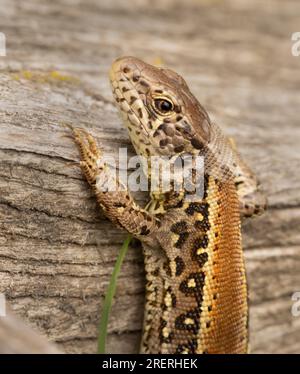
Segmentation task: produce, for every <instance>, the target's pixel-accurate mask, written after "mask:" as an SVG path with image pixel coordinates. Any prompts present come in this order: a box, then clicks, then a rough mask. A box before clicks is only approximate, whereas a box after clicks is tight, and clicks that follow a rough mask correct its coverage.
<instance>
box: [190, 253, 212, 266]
mask: <svg viewBox="0 0 300 374" xmlns="http://www.w3.org/2000/svg"><path fill="white" fill-rule="evenodd" d="M192 259H193V260H196V261H197V262H198V264H199V266H200V267H203V266H204V265H205V263H206V262H207V260H208V253H207V252H203V253H200V254H197V250H194V251H193V252H192Z"/></svg>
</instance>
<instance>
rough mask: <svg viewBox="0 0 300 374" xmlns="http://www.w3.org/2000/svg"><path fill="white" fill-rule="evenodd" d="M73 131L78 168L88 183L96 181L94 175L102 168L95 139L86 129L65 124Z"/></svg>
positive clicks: (91, 183)
mask: <svg viewBox="0 0 300 374" xmlns="http://www.w3.org/2000/svg"><path fill="white" fill-rule="evenodd" d="M67 127H69V128H70V129H71V131H72V133H73V139H74V141H75V143H76V144H77V145H78V148H79V151H80V156H81V161H80V168H81V170H82V172H83V174H84V175H85V177H86V179H87V181H88V182H89V184H90V185H94V184H95V183H96V177H97V175H98V174H99V171H100V170H103V168H104V165H103V163H102V158H101V151H100V150H99V148H98V146H97V143H96V141H95V139H94V138H93V137H92V135H90V134H89V133H88V132H87V131H86V130H84V129H79V128H74V127H72V126H71V125H67Z"/></svg>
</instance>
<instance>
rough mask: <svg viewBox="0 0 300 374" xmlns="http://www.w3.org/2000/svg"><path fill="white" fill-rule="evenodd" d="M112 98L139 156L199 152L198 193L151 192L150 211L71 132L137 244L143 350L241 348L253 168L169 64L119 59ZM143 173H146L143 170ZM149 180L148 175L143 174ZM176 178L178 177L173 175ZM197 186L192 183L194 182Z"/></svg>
mask: <svg viewBox="0 0 300 374" xmlns="http://www.w3.org/2000/svg"><path fill="white" fill-rule="evenodd" d="M109 76H110V82H111V87H112V92H113V96H114V98H115V102H116V105H117V107H118V109H119V111H120V114H121V116H122V118H123V121H124V124H125V126H126V127H127V129H128V133H129V136H130V139H131V142H132V144H133V146H134V148H135V150H136V152H137V154H138V155H140V156H143V157H145V159H146V160H149V159H150V158H151V157H152V156H168V157H174V156H175V157H177V156H181V155H184V154H188V155H193V156H197V155H198V156H201V157H203V159H204V174H203V181H204V182H203V195H202V196H201V198H199V199H198V200H197V199H193V200H188V199H186V196H187V193H186V191H185V190H184V189H182V190H180V191H179V192H178V191H174V190H172V186H174V183H173V184H172V183H171V187H170V190H169V191H163V192H162V191H161V190H159V191H157V190H156V191H152V192H151V193H150V202H149V204H148V205H147V207H146V208H143V207H141V206H139V205H138V204H137V203H136V202H135V200H134V198H133V197H132V195H131V193H130V191H128V189H127V188H126V186H123V185H122V184H121V182H119V181H117V186H118V187H120V186H121V187H122V188H116V190H114V191H108V190H105V188H103V186H104V185H105V184H107V183H108V182H116V180H115V176H113V175H112V174H111V173H110V170H109V168H108V166H107V164H106V163H105V162H104V161H103V155H102V152H101V150H100V148H99V147H98V145H97V143H96V141H95V139H94V137H93V136H92V135H91V134H90V133H88V132H87V131H85V130H84V129H80V128H72V129H73V138H74V141H75V142H76V143H77V145H78V147H79V150H80V155H81V161H80V167H81V169H82V172H83V174H84V176H85V178H86V179H87V181H88V183H89V184H90V185H91V187H92V188H93V190H94V193H95V195H96V198H97V201H98V203H99V205H100V207H101V208H102V209H103V211H104V213H105V215H106V216H107V217H108V219H110V220H111V221H112V222H113V223H114V224H116V225H117V226H119V227H121V228H123V229H124V230H126V231H127V232H128V233H130V234H131V235H132V236H133V237H134V238H137V239H138V240H140V241H141V243H142V246H143V252H144V261H145V269H146V301H145V312H144V327H143V336H142V342H141V349H140V352H141V353H161V354H164V353H167V354H200V353H201V354H207V353H208V354H210V353H247V350H248V340H249V337H248V335H249V334H248V292H247V281H246V272H245V265H244V258H243V252H242V245H241V217H248V216H252V215H257V214H261V213H262V212H263V211H264V210H265V209H266V199H265V197H264V195H263V194H262V193H261V192H260V190H259V183H258V180H257V178H256V177H255V176H254V174H253V172H252V171H251V170H250V168H249V167H248V166H247V165H246V164H245V162H244V161H243V160H242V158H241V157H240V156H239V153H238V151H237V149H236V147H235V146H234V144H233V143H232V142H231V141H230V139H229V138H228V137H227V136H226V135H224V133H223V132H222V130H221V129H220V127H219V126H218V125H217V124H216V123H214V122H212V121H211V119H210V117H209V115H208V113H207V112H206V110H205V109H204V108H203V106H202V105H201V104H200V103H199V102H198V100H197V99H196V98H195V96H194V95H193V94H192V93H191V91H190V89H189V87H188V85H187V83H186V82H185V80H184V79H183V78H182V77H181V76H180V75H179V74H177V73H176V72H174V71H173V70H170V69H167V68H160V67H155V66H152V65H150V64H147V63H146V62H143V61H142V60H140V59H137V58H135V57H130V56H129V57H126V56H125V57H120V58H118V59H117V60H115V61H114V62H113V64H112V67H111V70H110V74H109ZM146 172H148V173H149V170H148V171H146ZM148 177H149V175H148ZM173 182H174V181H173ZM195 183H196V182H195Z"/></svg>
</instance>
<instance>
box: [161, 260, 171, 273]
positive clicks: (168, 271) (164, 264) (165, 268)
mask: <svg viewBox="0 0 300 374" xmlns="http://www.w3.org/2000/svg"><path fill="white" fill-rule="evenodd" d="M163 269H164V271H165V272H166V275H167V276H168V277H171V276H172V271H171V268H170V260H167V261H165V262H164V263H163Z"/></svg>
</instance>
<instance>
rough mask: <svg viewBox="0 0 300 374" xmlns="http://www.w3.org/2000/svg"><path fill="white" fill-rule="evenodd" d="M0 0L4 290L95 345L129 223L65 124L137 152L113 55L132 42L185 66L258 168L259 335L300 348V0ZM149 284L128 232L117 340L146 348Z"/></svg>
mask: <svg viewBox="0 0 300 374" xmlns="http://www.w3.org/2000/svg"><path fill="white" fill-rule="evenodd" d="M0 2H1V3H2V2H4V3H5V4H6V6H1V7H0V17H1V26H0V31H1V32H4V33H5V35H6V39H7V56H6V57H0V85H1V90H0V291H1V292H3V293H5V295H6V298H7V300H8V302H9V303H10V304H11V306H12V308H13V310H14V311H15V313H17V314H18V315H19V316H20V317H21V318H23V319H24V320H25V321H26V323H28V324H29V325H31V326H32V327H33V328H34V329H35V330H38V331H40V333H41V334H42V335H44V336H46V337H47V338H48V339H49V340H50V341H52V342H56V343H57V345H58V347H59V348H60V349H61V350H63V351H65V352H71V353H75V352H76V353H82V352H89V353H92V352H95V351H96V345H97V343H96V339H97V326H98V322H99V316H100V309H101V305H102V301H103V297H104V293H105V289H106V286H107V284H108V281H109V277H110V274H111V271H112V268H113V266H114V261H115V259H116V256H117V253H118V250H119V249H120V246H121V243H122V240H123V239H124V237H125V235H124V233H123V232H122V231H120V230H118V229H116V228H115V227H114V226H113V225H112V224H111V223H110V222H108V221H107V220H106V219H105V218H104V216H103V214H102V212H101V211H99V209H98V208H97V207H96V203H95V200H94V198H93V196H92V194H91V192H90V190H89V188H88V186H87V184H86V183H85V181H84V180H83V178H82V176H81V173H80V171H79V170H78V168H77V167H74V166H72V165H70V163H71V162H74V161H76V160H78V152H77V150H76V148H75V146H74V144H73V142H72V141H71V140H70V139H69V138H68V137H66V135H68V129H67V128H66V127H65V126H64V125H63V124H64V123H71V124H73V125H74V126H78V127H84V128H86V129H88V130H89V131H91V132H92V133H93V134H94V135H95V137H96V138H97V139H98V140H99V142H100V143H101V144H102V147H103V149H104V151H105V152H108V153H112V154H114V153H116V152H117V150H118V148H119V147H120V146H128V147H129V149H130V152H133V149H132V147H131V145H130V144H129V140H128V137H127V134H126V132H125V130H124V129H123V128H122V126H121V121H120V119H119V117H118V115H117V111H116V109H115V107H114V105H113V101H112V95H111V92H110V87H109V83H108V78H107V71H108V69H109V66H110V64H111V62H112V61H113V60H114V59H115V58H116V57H117V56H119V55H134V56H137V57H140V58H142V59H144V60H146V61H148V62H150V63H155V62H158V61H161V62H163V64H164V65H166V66H169V67H171V68H173V69H175V70H176V71H178V72H179V73H180V74H182V75H183V76H184V77H185V78H186V80H187V82H188V83H189V84H190V86H191V89H192V91H193V92H194V93H195V94H196V96H197V97H198V98H199V100H200V101H201V103H202V104H203V105H204V106H205V107H206V108H207V109H208V111H209V114H210V115H211V117H212V118H213V119H214V120H215V121H216V122H218V123H219V124H220V125H221V126H222V128H223V129H224V130H225V131H226V132H227V133H228V134H229V135H231V136H233V137H234V138H235V140H236V141H237V144H238V146H239V148H240V150H241V153H242V154H243V156H244V158H245V159H246V160H247V161H248V163H249V164H250V165H251V167H252V168H253V169H254V170H255V172H256V173H257V174H258V176H259V178H260V180H261V182H262V185H263V187H264V190H265V192H266V194H267V196H268V199H269V211H268V212H267V214H265V215H264V216H263V217H260V218H258V219H251V220H250V221H248V222H245V223H244V224H243V233H244V236H243V242H244V248H245V255H246V266H247V270H248V279H249V287H250V302H251V318H250V327H251V341H250V343H251V351H252V352H256V353H263V352H264V353H279V352H284V353H299V352H300V317H298V318H296V317H293V316H292V314H291V307H292V300H291V296H292V294H293V293H294V292H296V291H300V271H299V267H300V233H299V227H300V193H299V191H300V176H299V172H298V171H299V167H300V157H299V140H300V127H299V115H298V114H297V113H298V111H299V104H300V90H299V85H300V75H299V68H300V57H299V58H296V57H293V56H292V55H291V34H292V33H293V32H295V31H299V30H298V29H299V22H298V21H299V17H298V15H299V12H300V3H299V2H298V1H292V0H288V1H285V2H284V3H283V2H282V1H280V0H272V1H271V0H269V1H265V2H261V1H258V0H254V1H253V0H252V1H250V0H242V1H237V0H231V1H227V2H226V5H225V2H224V3H223V2H221V1H217V0H214V1H213V0H211V1H209V0H206V1H196V0H188V1H184V2H183V1H177V0H165V1H154V2H152V1H151V2H150V1H149V2H148V1H146V0H139V1H131V2H124V1H121V0H118V1H114V2H111V1H96V0H87V1H63V0H54V1H51V2H49V1H46V0H39V1H38V0H28V1H26V2H19V1H9V2H7V1H4V0H1V1H0ZM137 197H138V199H139V200H141V201H143V199H144V196H142V195H138V196H137ZM143 293H144V272H143V259H142V254H141V250H140V248H131V249H130V251H129V253H128V256H127V258H126V261H125V264H124V266H123V268H122V274H121V277H120V280H119V287H118V290H117V295H116V300H115V303H114V306H113V311H112V316H111V319H110V323H109V339H108V350H109V352H113V353H116V352H120V353H130V352H137V350H138V346H139V339H140V334H141V326H142V317H143V300H144V294H143ZM0 318H5V317H0Z"/></svg>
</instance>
